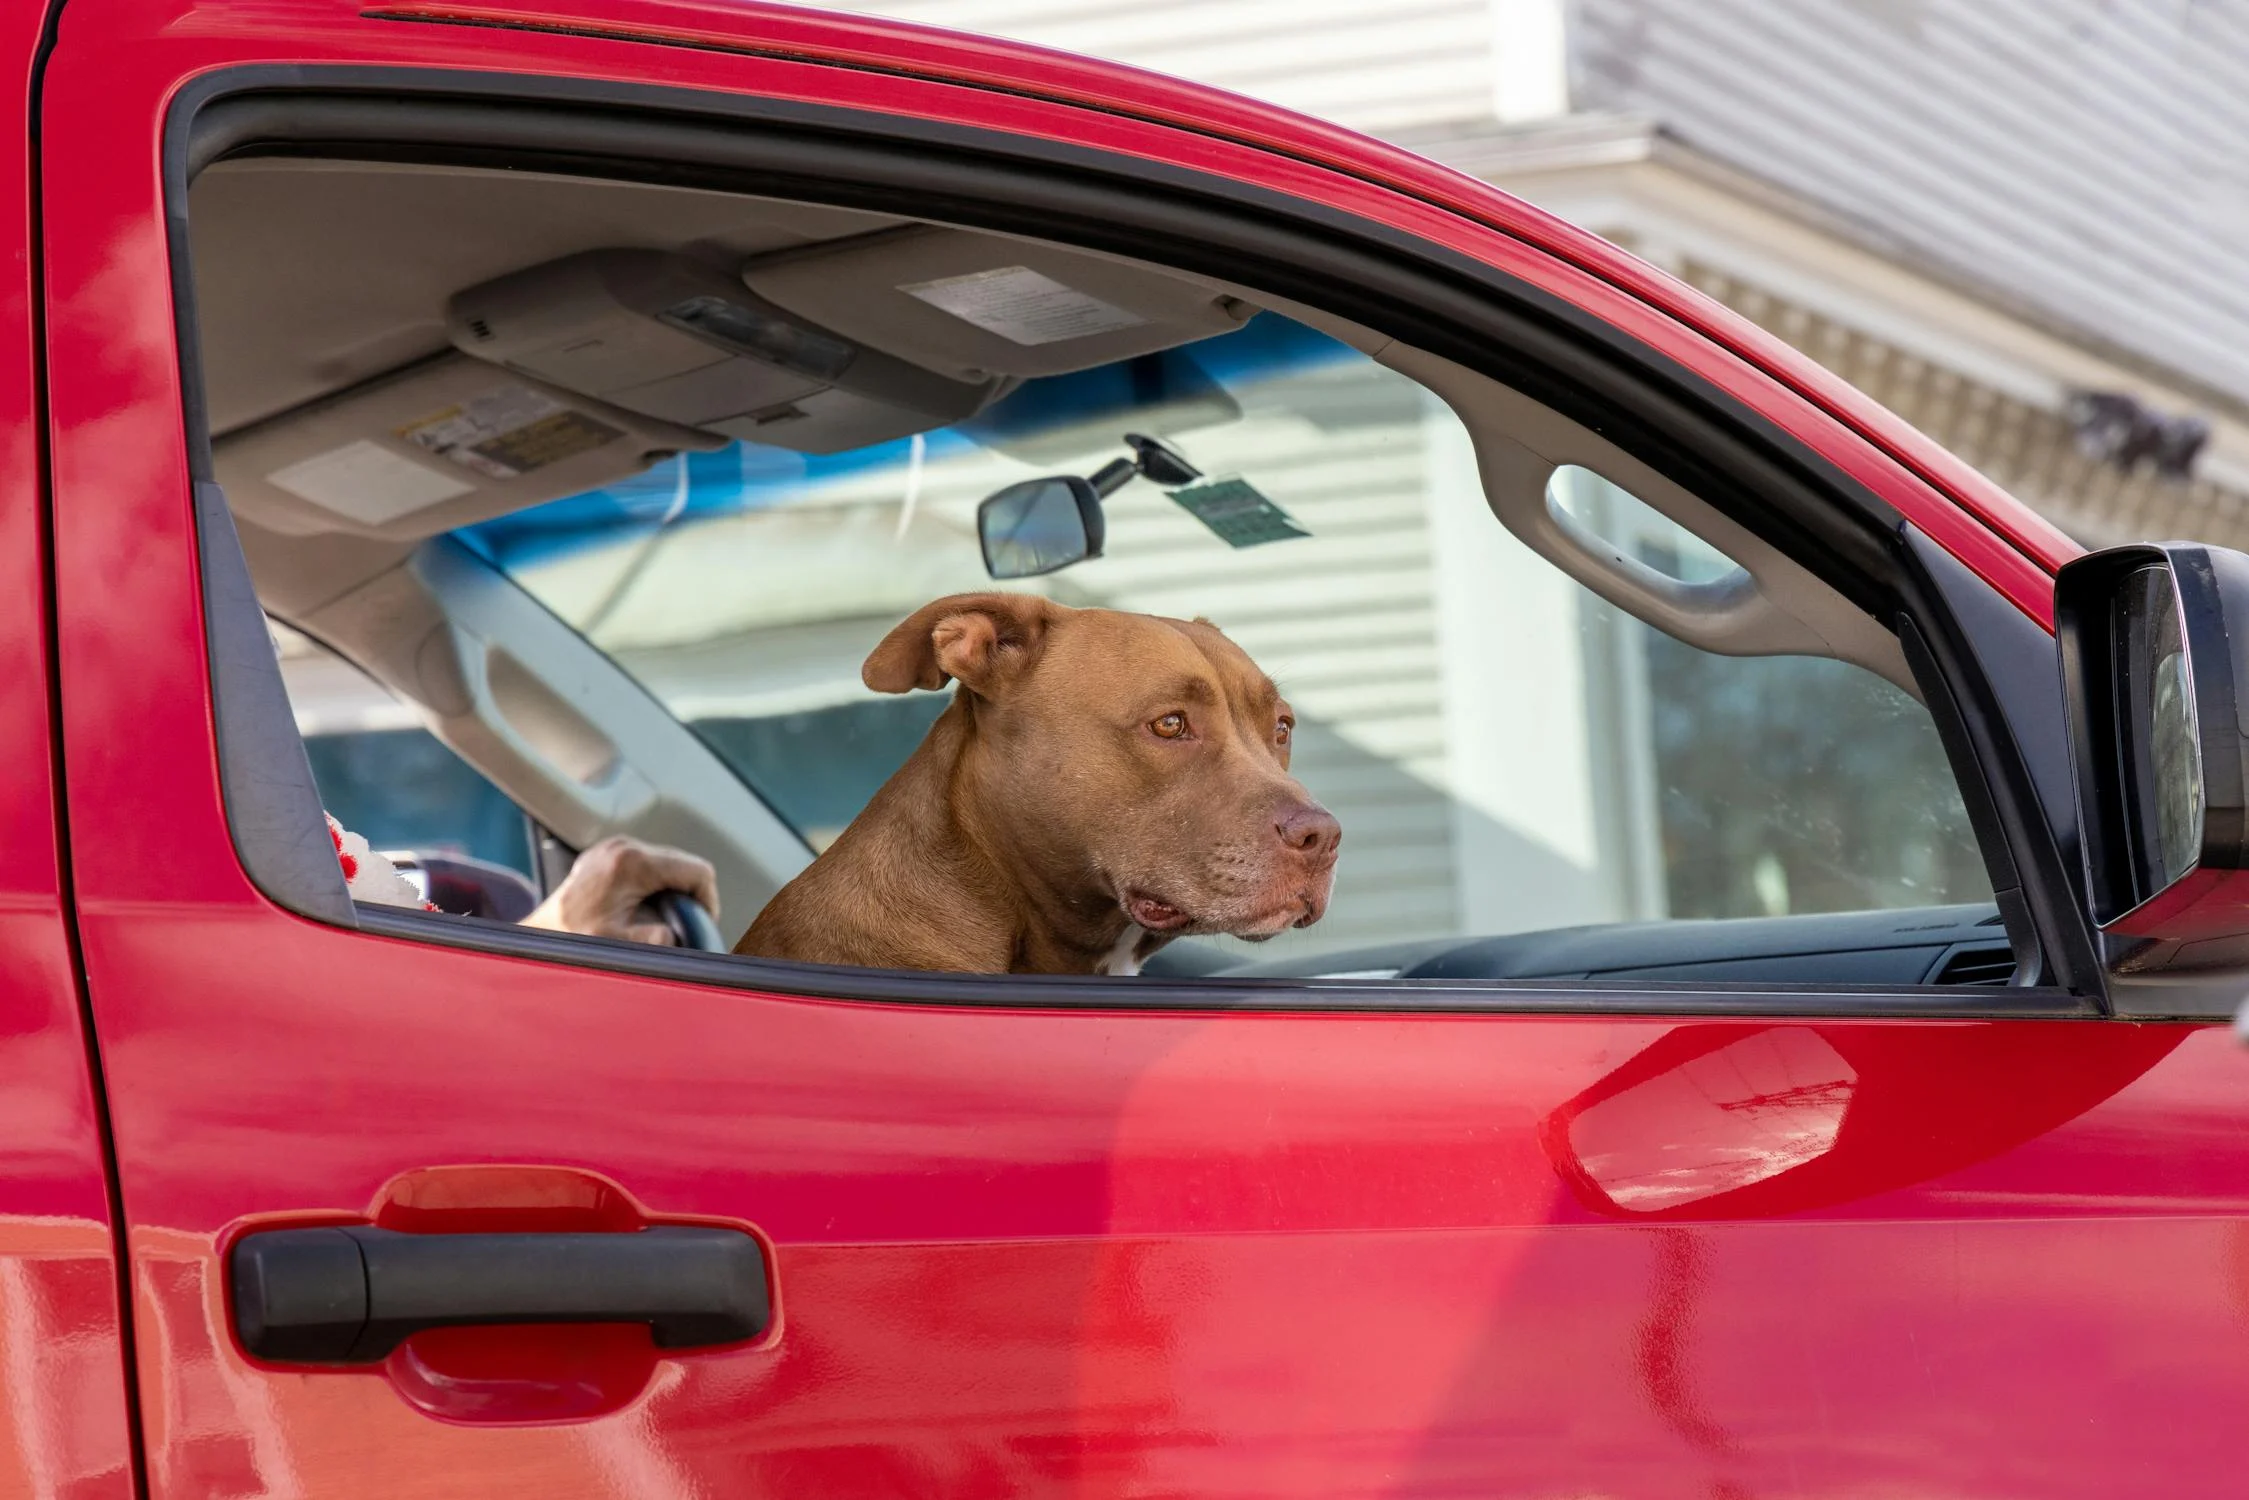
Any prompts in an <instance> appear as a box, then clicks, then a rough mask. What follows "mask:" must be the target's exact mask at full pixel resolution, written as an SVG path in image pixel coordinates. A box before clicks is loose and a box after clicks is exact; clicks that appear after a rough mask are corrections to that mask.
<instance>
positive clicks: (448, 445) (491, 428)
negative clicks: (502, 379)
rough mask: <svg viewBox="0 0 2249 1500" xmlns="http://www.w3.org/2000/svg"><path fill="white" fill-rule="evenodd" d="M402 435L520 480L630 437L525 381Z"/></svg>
mask: <svg viewBox="0 0 2249 1500" xmlns="http://www.w3.org/2000/svg"><path fill="white" fill-rule="evenodd" d="M398 435H399V436H400V437H402V438H404V439H406V440H407V441H408V442H410V443H413V444H415V445H417V446H419V447H422V448H426V449H428V450H429V451H430V452H432V453H435V454H437V455H438V456H439V457H441V458H445V459H448V460H450V461H452V462H453V463H457V464H459V465H460V466H461V467H462V468H464V469H471V470H474V471H475V472H476V473H479V474H482V475H483V476H484V477H485V478H487V479H514V478H517V477H518V476H520V475H524V474H528V473H530V472H531V471H532V470H533V469H543V468H545V467H546V466H547V465H548V464H553V463H560V462H562V460H564V459H566V458H576V457H577V456H578V455H579V454H581V453H591V452H593V451H594V450H595V449H596V448H600V447H602V446H604V445H606V444H609V443H613V442H615V441H616V440H617V439H618V438H621V437H623V436H624V434H623V433H622V432H620V431H618V430H617V429H616V428H614V427H611V426H609V425H608V424H607V423H604V422H597V421H595V420H594V419H593V418H592V417H589V416H587V415H586V414H585V413H584V412H582V411H573V410H571V409H570V408H569V407H567V406H564V405H563V404H562V403H561V402H559V401H556V400H553V399H552V398H550V397H548V396H545V395H542V394H540V393H539V392H538V391H534V390H532V389H531V388H530V387H528V386H521V385H503V386H500V387H499V388H497V389H495V390H489V391H486V392H485V393H484V394H483V395H481V396H475V397H472V398H471V399H469V400H467V401H464V402H462V403H461V404H460V405H459V406H454V407H448V408H447V409H446V410H444V411H441V412H437V413H434V414H432V415H430V416H427V417H424V418H422V420H421V421H419V422H415V423H413V424H411V425H410V426H406V427H401V428H399V429H398Z"/></svg>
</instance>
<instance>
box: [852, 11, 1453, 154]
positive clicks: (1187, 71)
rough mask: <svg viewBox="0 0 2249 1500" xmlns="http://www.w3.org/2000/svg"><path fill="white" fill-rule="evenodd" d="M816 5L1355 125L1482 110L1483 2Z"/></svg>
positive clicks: (1389, 125) (1404, 123)
mask: <svg viewBox="0 0 2249 1500" xmlns="http://www.w3.org/2000/svg"><path fill="white" fill-rule="evenodd" d="M815 8H818V9H825V10H843V11H852V12H857V13H862V14H875V15H887V16H894V17H896V18H898V19H900V20H907V21H917V22H920V23H922V24H924V25H930V26H945V27H950V28H953V29H955V30H960V31H973V32H980V33H985V34H988V35H994V36H1006V37H1014V38H1017V39H1019V40H1022V41H1028V42H1036V43H1037V44H1039V45H1040V46H1044V47H1055V48H1059V49H1061V50H1062V51H1065V52H1076V53H1081V54H1084V55H1086V56H1090V57H1101V58H1108V59H1111V60H1114V61H1117V62H1123V63H1129V64H1131V65H1133V66H1135V67H1141V68H1148V69H1152V70H1153V71H1156V72H1159V73H1169V74H1172V75H1174V76H1176V77H1180V78H1187V79H1192V80H1194V81H1196V82H1198V83H1206V84H1211V85H1214V86H1216V87H1218V88H1224V89H1231V90H1233V91H1235V92H1237V93H1241V94H1246V95H1249V96H1251V97H1253V98H1258V99H1264V100H1267V101H1269V102H1271V103H1274V104H1279V105H1282V106H1284V107H1286V108H1290V109H1297V110H1302V111H1304V112H1306V113H1309V114H1315V115H1319V116H1322V117H1324V118H1328V119H1333V120H1336V121H1339V122H1341V123H1343V124H1346V125H1351V126H1355V127H1357V128H1359V129H1362V130H1396V129H1402V128H1405V127H1408V126H1411V125H1417V124H1426V123H1434V122H1442V121H1448V120H1458V119H1464V118H1470V117H1474V116H1479V115H1482V114H1486V113H1488V112H1489V106H1490V96H1491V28H1490V23H1489V14H1490V12H1489V7H1488V5H1487V4H1486V3H1485V0H1419V3H1408V4H1403V5H1398V6H1394V7H1386V8H1375V7H1369V6H1367V5H1364V4H1358V3H1352V0H1311V3H1307V4H1302V5H1291V6H1289V7H1288V8H1287V10H1286V11H1285V12H1279V13H1277V12H1276V11H1275V9H1274V7H1273V6H1272V5H1271V4H1270V3H1267V0H1203V3H1200V4H1187V3H1183V0H1168V3H1154V4H1147V5H1120V4H1110V3H1087V0H1058V3H1024V0H888V3H875V4H864V3H841V4H839V3H834V0H816V5H815Z"/></svg>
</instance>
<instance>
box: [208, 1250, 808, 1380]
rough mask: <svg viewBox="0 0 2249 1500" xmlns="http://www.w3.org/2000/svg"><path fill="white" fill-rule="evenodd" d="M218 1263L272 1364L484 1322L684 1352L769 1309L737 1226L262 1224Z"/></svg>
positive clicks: (733, 1331) (322, 1359)
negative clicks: (580, 1328) (604, 1230)
mask: <svg viewBox="0 0 2249 1500" xmlns="http://www.w3.org/2000/svg"><path fill="white" fill-rule="evenodd" d="M228 1269H229V1279H230V1280H231V1281H232V1282H233V1285H234V1329H235V1332H236V1334H237V1335H239V1336H240V1338H241V1340H242V1347H243V1348H245V1349H247V1350H249V1351H250V1352H251V1353H252V1354H254V1355H256V1356H257V1357H258V1358H260V1359H268V1360H273V1361H275V1362H276V1363H280V1364H313V1365H366V1364H374V1363H377V1362H378V1361H380V1360H382V1359H383V1358H384V1357H385V1356H386V1355H388V1354H389V1353H390V1352H391V1350H393V1349H395V1348H397V1347H398V1345H399V1343H400V1342H401V1341H402V1340H404V1339H405V1338H406V1337H407V1336H408V1335H409V1334H413V1333H416V1332H419V1331H420V1330H422V1329H424V1328H448V1327H464V1326H470V1325H477V1324H496V1323H646V1324H647V1325H648V1327H649V1331H650V1333H651V1334H653V1335H654V1337H655V1341H656V1346H657V1347H658V1348H659V1349H691V1348H695V1347H698V1346H700V1345H707V1344H733V1343H739V1342H741V1341H742V1340H744V1339H753V1338H756V1337H757V1336H758V1335H759V1334H761V1333H763V1332H764V1331H765V1327H766V1324H767V1323H768V1322H769V1321H771V1318H772V1308H771V1305H770V1302H769V1300H768V1298H767V1295H766V1289H765V1252H764V1250H763V1249H761V1248H760V1247H759V1245H758V1242H757V1241H756V1240H755V1239H753V1238H752V1237H751V1236H749V1235H747V1234H744V1233H742V1232H741V1231H740V1230H738V1229H705V1228H692V1227H688V1226H684V1225H683V1226H659V1227H657V1228H653V1229H642V1230H638V1231H635V1232H632V1233H628V1234H402V1233H400V1232H398V1231H396V1230H391V1229H376V1228H374V1227H372V1226H370V1225H359V1224H352V1225H342V1226H337V1227H333V1228H323V1229H269V1230H264V1231H261V1232H258V1233H255V1234H246V1235H244V1236H243V1237H242V1238H241V1239H239V1240H237V1241H235V1243H234V1249H233V1252H232V1254H231V1255H230V1257H229V1266H228Z"/></svg>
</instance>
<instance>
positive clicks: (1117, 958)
mask: <svg viewBox="0 0 2249 1500" xmlns="http://www.w3.org/2000/svg"><path fill="white" fill-rule="evenodd" d="M1147 935H1148V929H1147V928H1145V927H1143V926H1141V925H1140V924H1139V923H1138V922H1127V923H1125V930H1124V931H1123V932H1122V933H1121V934H1119V935H1118V937H1117V942H1116V946H1115V947H1113V948H1111V949H1110V950H1109V956H1108V957H1107V958H1105V959H1103V960H1101V972H1102V973H1104V974H1108V975H1111V976H1114V977H1116V978H1120V979H1130V978H1132V977H1134V976H1135V975H1137V974H1138V973H1139V972H1140V940H1141V939H1142V938H1144V937H1146V936H1147Z"/></svg>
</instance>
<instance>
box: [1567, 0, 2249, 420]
mask: <svg viewBox="0 0 2249 1500" xmlns="http://www.w3.org/2000/svg"><path fill="white" fill-rule="evenodd" d="M1571 46H1572V49H1573V64H1572V74H1573V95H1574V97H1573V103H1574V104H1575V105H1576V107H1578V108H1581V109H1582V108H1593V109H1610V110H1627V111H1631V112H1634V113H1639V114H1645V115H1650V116H1652V117H1654V118H1655V119H1656V120H1657V121H1658V122H1659V123H1660V125H1661V127H1662V129H1663V130H1664V132H1665V133H1666V134H1668V135H1672V136H1675V137H1676V138H1678V139H1679V140H1681V141H1683V142H1685V143H1686V144H1688V145H1690V146H1692V147H1694V148H1696V149H1698V150H1700V151H1703V152H1706V153H1708V154H1709V155H1711V156H1714V157H1717V158H1719V159H1721V160H1724V161H1727V162H1730V163H1732V164H1734V165H1736V166H1739V167H1742V168H1744V169H1746V170H1748V171H1749V172H1751V173H1753V174H1754V175H1756V176H1758V177H1761V178H1763V179H1765V180H1766V181H1768V182H1771V183H1774V184H1777V185H1778V186H1780V187H1782V188H1785V189H1789V190H1791V191H1793V192H1795V193H1797V194H1800V195H1801V196H1802V197H1804V198H1806V199H1808V200H1810V201H1812V202H1814V203H1818V204H1821V205H1824V206H1825V207H1826V208H1828V209H1831V210H1834V211H1836V212H1838V213H1842V214H1844V215H1847V216H1849V217H1850V218H1851V219H1852V220H1854V221H1856V224H1857V226H1858V228H1859V231H1860V232H1861V233H1862V234H1863V235H1864V236H1866V237H1867V238H1868V239H1869V240H1870V241H1871V242H1874V243H1877V244H1881V245H1885V246H1887V247H1889V248H1891V249H1892V250H1894V251H1896V252H1898V253H1900V254H1902V255H1904V256H1907V257H1909V258H1913V259H1918V260H1921V261H1923V262H1925V263H1930V264H1933V265H1937V266H1941V267H1943V268H1944V269H1945V270H1947V271H1948V272H1950V273H1952V274H1953V275H1955V276H1957V277H1958V278H1960V279H1963V280H1965V281H1968V282H1970V283H1972V284H1973V285H1975V286H1976V287H1978V288H1980V289H1982V290H1983V291H1985V292H1986V293H1987V294H1988V296H1989V297H1990V298H1991V299H1992V300H1994V301H1996V302H1998V303H2000V304H2001V305H2006V306H2011V307H2015V308H2018V309H2024V310H2027V311H2029V312H2031V313H2032V314H2034V315H2035V316H2036V317H2037V318H2039V319H2041V320H2044V321H2048V322H2052V323H2058V324H2060V325H2063V326H2066V327H2072V328H2075V329H2078V330H2082V331H2083V332H2084V333H2086V334H2088V335H2090V336H2091V337H2092V338H2093V339H2095V340H2097V341H2099V342H2101V343H2103V344H2106V345H2108V346H2112V347H2113V348H2115V349H2116V350H2118V351H2122V352H2125V353H2129V354H2131V355H2133V356H2136V357H2137V358H2138V359H2139V360H2141V361H2143V362H2144V363H2146V364H2148V365H2151V366H2155V367H2158V368H2162V369H2167V370H2173V371H2177V372H2179V373H2181V374H2183V375H2185V376H2187V377H2189V378H2190V379H2192V380H2194V381H2198V382H2200V383H2201V384H2202V385H2204V386H2207V387H2209V388H2210V393H2211V394H2212V395H2215V396H2223V397H2224V398H2226V399H2228V400H2232V401H2236V402H2239V401H2244V400H2249V276H2244V275H2243V273H2242V262H2241V254H2240V247H2241V245H2242V243H2243V241H2244V239H2245V238H2249V156H2245V155H2244V153H2243V151H2242V150H2241V142H2242V141H2243V140H2244V139H2245V138H2249V7H2244V6H2240V5H2220V4H2208V3H2197V0H2130V3H2121V4H2120V3H2116V0H1576V10H1575V16H1574V25H1573V28H1572V34H1571Z"/></svg>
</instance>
